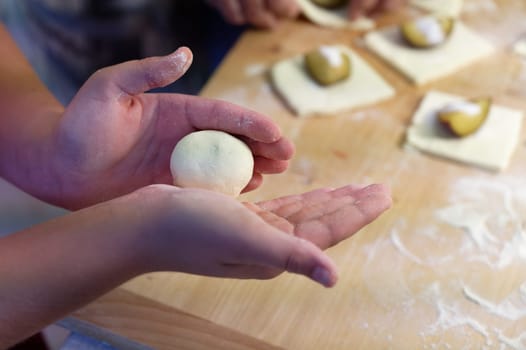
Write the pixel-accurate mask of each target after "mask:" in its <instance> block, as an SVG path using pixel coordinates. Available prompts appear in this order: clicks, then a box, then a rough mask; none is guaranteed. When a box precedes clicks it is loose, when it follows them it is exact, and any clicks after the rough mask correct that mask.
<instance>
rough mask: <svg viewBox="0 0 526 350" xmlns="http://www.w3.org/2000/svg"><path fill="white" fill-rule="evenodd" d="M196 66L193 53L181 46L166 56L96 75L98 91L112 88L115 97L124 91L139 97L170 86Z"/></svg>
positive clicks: (102, 70) (150, 58) (123, 65)
mask: <svg viewBox="0 0 526 350" xmlns="http://www.w3.org/2000/svg"><path fill="white" fill-rule="evenodd" d="M191 64H192V52H191V51H190V49H188V48H186V47H180V48H178V49H177V50H176V51H175V52H173V53H171V54H170V55H167V56H162V57H148V58H145V59H142V60H135V61H128V62H124V63H121V64H117V65H115V66H111V67H107V68H103V69H101V70H99V71H97V72H96V73H95V74H94V75H93V79H92V80H93V83H94V84H98V85H100V87H98V88H97V90H101V89H109V93H110V94H111V95H112V96H114V95H116V96H118V95H121V94H122V93H123V92H124V93H126V94H128V95H137V94H140V93H143V92H146V91H148V90H151V89H154V88H159V87H163V86H166V85H168V84H171V83H173V82H174V81H176V80H177V79H179V78H180V77H181V76H183V74H184V73H185V72H186V71H187V70H188V68H189V67H190V65H191Z"/></svg>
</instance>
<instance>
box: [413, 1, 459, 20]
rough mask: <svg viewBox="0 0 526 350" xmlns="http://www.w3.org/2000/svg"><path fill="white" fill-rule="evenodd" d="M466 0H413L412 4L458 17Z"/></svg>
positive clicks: (433, 11)
mask: <svg viewBox="0 0 526 350" xmlns="http://www.w3.org/2000/svg"><path fill="white" fill-rule="evenodd" d="M463 3H464V0H411V2H410V4H411V5H413V6H415V7H418V8H421V9H422V10H426V11H429V12H431V13H433V14H436V15H441V16H450V17H458V16H460V13H461V12H462V5H463Z"/></svg>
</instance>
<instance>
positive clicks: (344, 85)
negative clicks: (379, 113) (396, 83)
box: [271, 45, 395, 116]
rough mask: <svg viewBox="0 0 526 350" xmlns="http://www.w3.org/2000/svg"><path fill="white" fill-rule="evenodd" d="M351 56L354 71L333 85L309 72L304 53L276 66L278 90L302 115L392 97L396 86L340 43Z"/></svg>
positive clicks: (321, 113) (362, 104)
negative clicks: (319, 82) (314, 77)
mask: <svg viewBox="0 0 526 350" xmlns="http://www.w3.org/2000/svg"><path fill="white" fill-rule="evenodd" d="M337 47H338V48H339V49H340V50H342V52H344V53H345V54H347V55H348V56H349V57H350V59H351V75H350V76H349V78H347V79H346V80H343V81H341V82H338V83H335V84H334V85H330V86H321V85H319V84H318V83H316V82H315V81H314V80H312V78H311V77H310V75H309V74H308V73H307V71H306V70H305V67H304V55H298V56H296V57H293V58H290V59H286V60H284V61H280V62H278V63H276V64H275V65H273V66H272V68H271V77H272V81H273V83H274V87H275V89H276V91H277V92H278V93H279V94H280V95H281V96H282V97H283V99H284V100H285V101H286V102H287V104H288V105H289V107H291V109H292V110H293V111H294V113H296V114H297V115H299V116H311V115H316V114H319V115H327V114H330V113H335V112H339V111H342V110H346V109H352V108H356V107H360V106H364V105H368V104H372V103H375V102H379V101H382V100H385V99H388V98H390V97H392V96H394V95H395V90H394V89H393V88H392V87H391V86H390V85H389V84H388V83H387V82H385V80H384V79H383V78H382V77H381V76H380V75H378V73H376V71H375V70H374V69H373V68H372V67H370V66H369V65H368V64H367V63H366V62H365V61H364V60H363V59H362V58H361V57H360V56H358V55H357V54H356V53H354V52H353V51H352V50H351V49H349V48H348V47H345V46H340V45H338V46H337Z"/></svg>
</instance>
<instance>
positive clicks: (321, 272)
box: [311, 266, 334, 287]
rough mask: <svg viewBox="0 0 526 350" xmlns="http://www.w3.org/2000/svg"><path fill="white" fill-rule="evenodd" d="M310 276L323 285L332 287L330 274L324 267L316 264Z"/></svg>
mask: <svg viewBox="0 0 526 350" xmlns="http://www.w3.org/2000/svg"><path fill="white" fill-rule="evenodd" d="M311 278H312V279H313V280H315V281H316V282H318V283H320V284H321V285H323V286H324V287H332V285H333V284H334V282H333V278H332V274H331V273H330V272H329V270H327V269H326V268H324V267H321V266H318V267H316V268H315V269H314V271H313V272H312V275H311Z"/></svg>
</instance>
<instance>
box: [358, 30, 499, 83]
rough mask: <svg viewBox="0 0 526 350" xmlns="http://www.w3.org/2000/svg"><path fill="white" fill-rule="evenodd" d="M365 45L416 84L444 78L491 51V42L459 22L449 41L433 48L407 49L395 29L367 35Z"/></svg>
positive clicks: (408, 47) (492, 49)
mask: <svg viewBox="0 0 526 350" xmlns="http://www.w3.org/2000/svg"><path fill="white" fill-rule="evenodd" d="M365 44H366V46H367V48H369V50H371V51H373V52H374V53H376V54H377V55H378V56H380V57H382V58H383V59H384V60H385V61H386V62H387V63H389V64H391V65H392V66H393V67H394V68H396V69H397V70H398V71H400V73H402V74H404V75H405V76H406V77H407V78H408V79H410V80H411V81H412V82H414V83H415V84H417V85H421V84H425V83H428V82H430V81H433V80H436V79H439V78H443V77H446V76H448V75H449V74H452V73H454V72H456V71H458V70H460V69H461V68H463V67H465V66H468V65H469V64H472V63H473V62H475V61H477V60H479V59H481V58H483V57H486V56H488V55H490V54H491V53H493V52H494V48H493V46H492V45H491V44H490V43H488V42H487V41H486V40H485V39H484V38H482V37H481V36H479V35H478V34H477V33H475V32H473V31H472V30H471V29H469V28H468V27H466V26H465V25H464V24H463V23H462V22H460V21H456V23H455V25H454V28H453V31H452V33H451V34H450V36H449V38H448V39H447V40H446V41H445V42H444V43H443V44H441V45H439V46H437V47H435V48H432V49H415V48H412V47H410V46H409V45H408V44H407V43H406V42H405V41H404V40H403V38H402V36H401V34H400V31H399V28H398V27H397V26H394V27H389V28H387V29H382V30H379V31H374V32H370V33H368V34H367V35H366V36H365Z"/></svg>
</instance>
